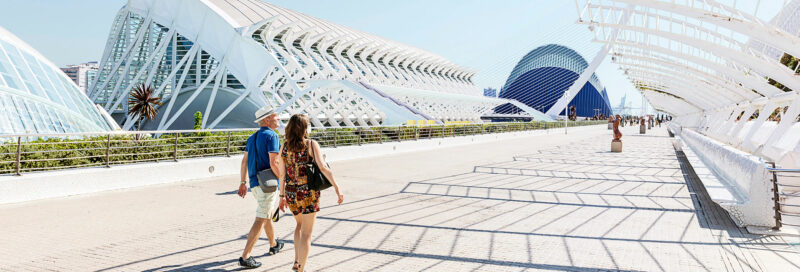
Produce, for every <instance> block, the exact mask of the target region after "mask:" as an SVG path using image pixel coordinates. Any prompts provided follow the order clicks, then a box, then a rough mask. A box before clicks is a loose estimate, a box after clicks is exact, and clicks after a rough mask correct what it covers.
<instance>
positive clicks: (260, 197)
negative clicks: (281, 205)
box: [250, 186, 278, 219]
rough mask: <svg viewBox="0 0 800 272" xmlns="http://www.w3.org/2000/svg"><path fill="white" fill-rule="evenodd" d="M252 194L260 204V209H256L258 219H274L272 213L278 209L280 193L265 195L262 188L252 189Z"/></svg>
mask: <svg viewBox="0 0 800 272" xmlns="http://www.w3.org/2000/svg"><path fill="white" fill-rule="evenodd" d="M250 193H252V194H253V197H255V198H256V202H258V209H256V217H258V218H265V219H269V218H272V213H274V212H275V209H277V208H278V191H277V190H275V192H272V193H264V191H261V187H258V186H256V187H253V188H250Z"/></svg>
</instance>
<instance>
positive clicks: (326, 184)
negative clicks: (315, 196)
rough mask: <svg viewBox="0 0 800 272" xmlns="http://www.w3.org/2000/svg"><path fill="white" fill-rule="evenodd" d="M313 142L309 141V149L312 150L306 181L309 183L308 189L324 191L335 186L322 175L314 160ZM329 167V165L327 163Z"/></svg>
mask: <svg viewBox="0 0 800 272" xmlns="http://www.w3.org/2000/svg"><path fill="white" fill-rule="evenodd" d="M312 143H313V142H311V140H309V141H308V149H311V156H310V158H311V159H310V160H309V161H308V162H306V179H307V181H308V188H309V189H311V190H315V191H322V190H325V189H328V188H330V187H331V186H333V185H332V184H331V181H329V180H328V178H327V177H325V174H322V171H320V169H319V166H317V162H316V160H315V159H314V147H312V146H311V144H312ZM325 164H326V165H327V163H325Z"/></svg>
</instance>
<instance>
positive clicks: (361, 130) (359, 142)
mask: <svg viewBox="0 0 800 272" xmlns="http://www.w3.org/2000/svg"><path fill="white" fill-rule="evenodd" d="M356 132H358V133H356V135H358V139H357V140H356V141H357V142H358V146H361V135H362V134H364V130H363V129H360V128H357V129H356Z"/></svg>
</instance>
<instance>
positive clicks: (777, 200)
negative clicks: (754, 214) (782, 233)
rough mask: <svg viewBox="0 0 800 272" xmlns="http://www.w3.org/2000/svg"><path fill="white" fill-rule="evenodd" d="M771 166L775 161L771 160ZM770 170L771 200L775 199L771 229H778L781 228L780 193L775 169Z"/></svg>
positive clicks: (773, 166) (773, 165)
mask: <svg viewBox="0 0 800 272" xmlns="http://www.w3.org/2000/svg"><path fill="white" fill-rule="evenodd" d="M770 164H772V168H775V163H774V162H771V163H770ZM770 172H772V200H774V201H775V206H773V207H772V208H773V209H774V210H775V226H774V227H772V229H773V230H780V229H781V202H780V194H779V193H778V175H777V174H776V173H775V171H770Z"/></svg>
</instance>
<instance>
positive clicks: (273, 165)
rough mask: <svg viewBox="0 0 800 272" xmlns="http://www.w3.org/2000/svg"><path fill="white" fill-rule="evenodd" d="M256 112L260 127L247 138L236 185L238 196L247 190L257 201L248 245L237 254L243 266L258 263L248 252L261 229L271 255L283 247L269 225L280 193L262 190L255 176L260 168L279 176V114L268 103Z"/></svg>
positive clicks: (254, 266) (251, 266) (253, 265)
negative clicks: (265, 234)
mask: <svg viewBox="0 0 800 272" xmlns="http://www.w3.org/2000/svg"><path fill="white" fill-rule="evenodd" d="M255 115H256V120H255V122H256V123H258V124H259V126H261V128H260V129H259V130H258V131H256V133H253V135H251V136H250V138H248V139H247V145H246V146H245V148H244V150H245V153H244V157H243V158H242V168H241V171H240V173H241V183H240V184H239V196H240V197H242V198H244V197H245V195H246V194H247V191H248V189H249V190H250V192H251V193H253V196H254V197H255V198H256V201H257V203H258V209H257V210H256V220H255V222H253V226H252V227H251V228H250V233H249V234H247V244H246V245H245V247H244V251H243V252H242V256H241V257H239V265H240V266H243V267H246V268H257V267H259V266H261V263H260V262H257V261H256V260H255V259H254V258H253V256H250V251H252V250H253V246H255V244H256V241H258V238H259V233H260V232H261V229H262V228H263V229H264V232H266V233H267V237H268V238H269V245H270V248H269V254H270V255H273V254H276V253H278V252H279V251H280V250H281V249H282V248H283V242H279V241H277V240H275V230H274V229H273V228H272V221H270V220H269V218H270V215H271V214H273V213H275V214H276V215H277V213H278V211H277V207H278V195H279V194H280V192H279V191H277V190H276V191H275V192H272V193H264V191H262V190H261V187H259V186H258V176H257V175H258V172H259V171H261V170H265V169H271V170H272V172H273V173H275V176H277V177H281V173H280V171H281V169H280V168H279V167H277V166H278V163H279V162H278V160H279V159H280V156H279V155H278V152H280V151H279V150H278V149H279V148H280V138H279V137H278V134H277V133H275V131H274V129H276V128H278V125H279V121H278V115H277V114H276V113H275V111H274V110H273V109H271V108H270V107H269V106H266V107H263V108H261V109H259V110H258V111H256V114H255ZM247 174H249V180H248V179H247V178H248V175H247ZM278 182H280V180H279V181H278Z"/></svg>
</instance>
